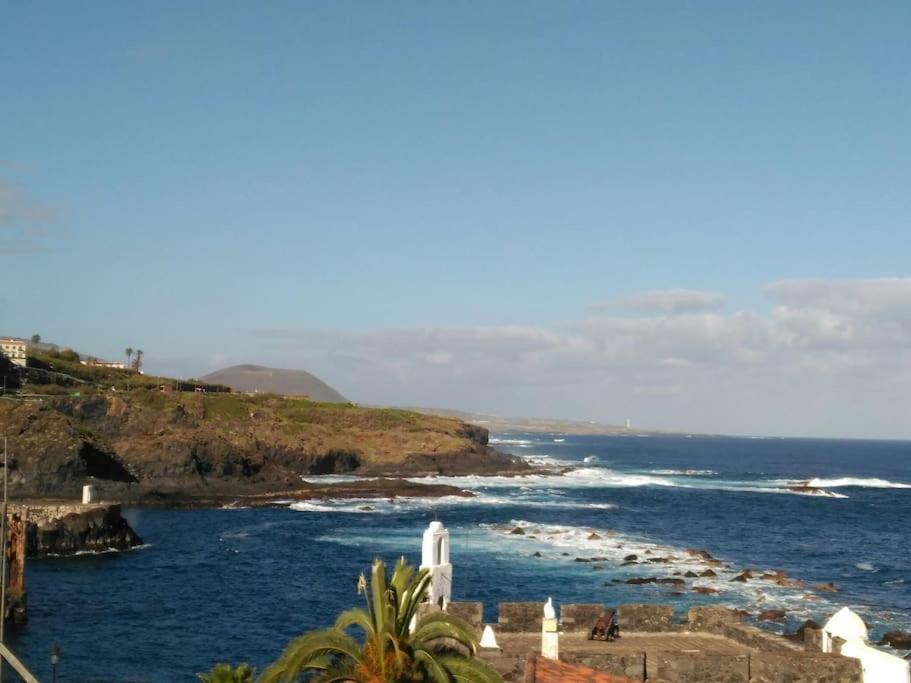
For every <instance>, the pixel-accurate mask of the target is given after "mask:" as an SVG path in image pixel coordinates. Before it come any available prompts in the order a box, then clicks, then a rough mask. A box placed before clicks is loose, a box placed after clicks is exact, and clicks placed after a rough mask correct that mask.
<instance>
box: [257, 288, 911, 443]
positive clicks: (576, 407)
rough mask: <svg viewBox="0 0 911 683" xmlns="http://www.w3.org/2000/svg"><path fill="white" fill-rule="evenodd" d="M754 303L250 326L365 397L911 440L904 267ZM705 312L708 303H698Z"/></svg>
mask: <svg viewBox="0 0 911 683" xmlns="http://www.w3.org/2000/svg"><path fill="white" fill-rule="evenodd" d="M765 292H766V294H767V296H768V297H769V299H770V304H771V305H770V307H769V308H768V309H767V310H765V311H762V312H751V311H734V312H730V313H722V312H718V311H717V310H714V309H715V308H716V307H717V306H720V305H721V304H722V303H723V302H724V300H725V298H724V296H723V295H720V294H717V293H700V292H691V291H687V290H671V291H670V292H663V293H660V292H646V293H643V294H642V295H638V296H633V297H629V298H627V299H625V300H624V301H626V302H627V304H628V306H626V307H625V308H635V309H636V310H637V311H638V312H640V313H642V312H649V314H646V315H638V316H634V317H629V316H621V315H616V314H612V313H609V312H606V313H603V314H597V315H591V316H589V317H586V318H584V319H580V320H574V321H569V322H566V323H563V324H561V325H558V326H554V327H552V328H544V327H535V326H490V327H453V328H443V327H417V328H409V329H386V330H370V331H364V332H327V331H311V330H288V329H272V330H258V331H257V332H256V336H257V338H258V345H262V346H265V347H266V348H268V349H269V351H268V353H269V355H270V357H271V359H272V361H271V362H275V363H283V364H285V365H289V366H292V367H305V368H308V369H311V370H314V371H316V372H318V373H320V374H322V375H323V376H324V378H326V379H327V380H328V381H330V382H331V383H334V384H335V385H337V386H338V387H339V388H340V389H341V390H342V391H343V393H345V394H346V395H348V396H353V397H356V398H357V399H359V400H361V401H363V402H375V403H387V404H410V405H424V406H439V407H453V408H463V409H469V410H476V411H484V412H494V413H499V414H510V415H536V416H547V417H564V418H576V419H591V420H598V421H604V422H614V423H618V422H621V421H622V420H625V419H626V417H631V418H632V420H633V422H634V423H638V424H640V425H643V426H650V427H658V428H666V429H680V430H689V431H701V432H718V433H740V434H744V433H746V434H769V435H820V436H857V437H901V438H905V437H911V419H909V418H911V400H909V397H911V278H889V279H870V280H789V281H781V282H774V283H771V284H769V285H768V286H767V287H765ZM706 309H709V310H706Z"/></svg>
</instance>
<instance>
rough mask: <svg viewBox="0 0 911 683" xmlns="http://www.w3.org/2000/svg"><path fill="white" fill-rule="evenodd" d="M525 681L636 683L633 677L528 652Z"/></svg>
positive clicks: (534, 682)
mask: <svg viewBox="0 0 911 683" xmlns="http://www.w3.org/2000/svg"><path fill="white" fill-rule="evenodd" d="M525 683H638V682H637V681H636V680H635V679H632V678H625V677H624V676H614V675H612V674H606V673H604V672H602V671H596V670H595V669H589V668H588V667H587V666H577V665H575V664H568V663H567V662H559V661H554V660H553V659H546V658H545V657H539V656H538V655H534V654H530V655H529V656H528V661H527V662H526V663H525Z"/></svg>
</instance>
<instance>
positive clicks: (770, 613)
mask: <svg viewBox="0 0 911 683" xmlns="http://www.w3.org/2000/svg"><path fill="white" fill-rule="evenodd" d="M785 617H787V612H785V611H784V610H783V609H767V610H763V611H762V612H760V613H759V620H760V621H784V619H785Z"/></svg>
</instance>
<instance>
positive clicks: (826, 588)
mask: <svg viewBox="0 0 911 683" xmlns="http://www.w3.org/2000/svg"><path fill="white" fill-rule="evenodd" d="M815 588H816V590H818V591H820V592H821V593H837V592H838V589H837V588H836V587H835V584H834V583H832V582H831V581H830V582H829V583H817V584H816V586H815Z"/></svg>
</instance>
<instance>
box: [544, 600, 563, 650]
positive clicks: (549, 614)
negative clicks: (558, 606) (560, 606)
mask: <svg viewBox="0 0 911 683" xmlns="http://www.w3.org/2000/svg"><path fill="white" fill-rule="evenodd" d="M541 656H542V657H546V658H547V659H560V633H559V632H558V631H557V613H556V611H555V610H554V603H553V600H551V599H550V598H547V602H546V603H545V605H544V619H543V620H542V622H541Z"/></svg>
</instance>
